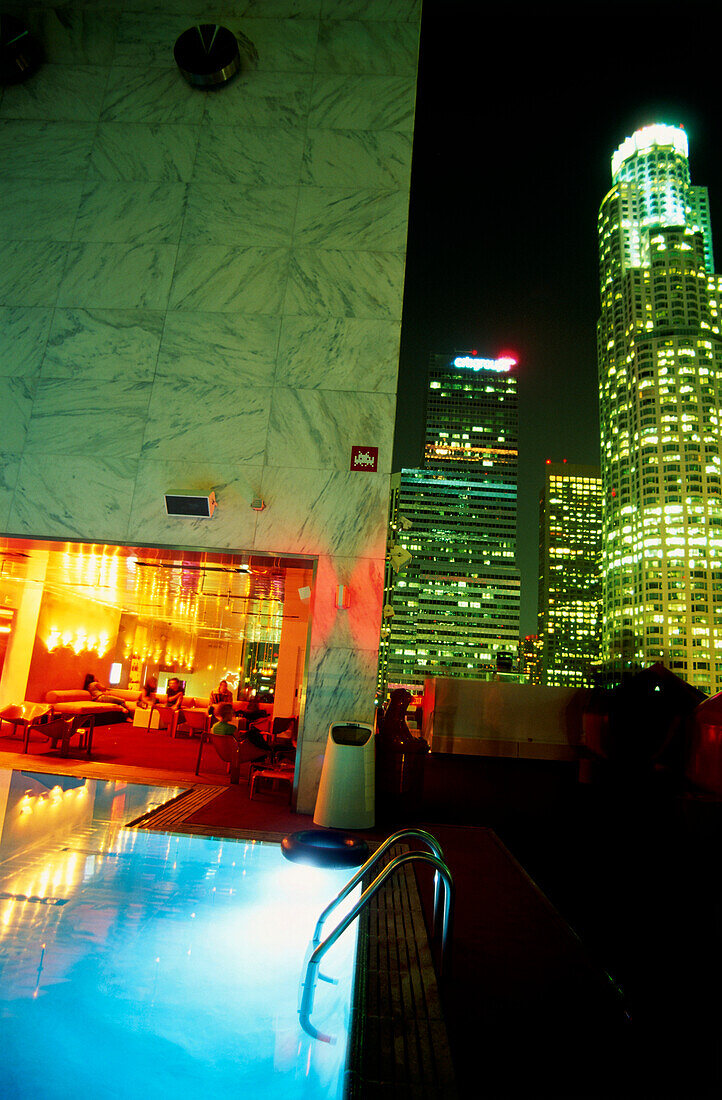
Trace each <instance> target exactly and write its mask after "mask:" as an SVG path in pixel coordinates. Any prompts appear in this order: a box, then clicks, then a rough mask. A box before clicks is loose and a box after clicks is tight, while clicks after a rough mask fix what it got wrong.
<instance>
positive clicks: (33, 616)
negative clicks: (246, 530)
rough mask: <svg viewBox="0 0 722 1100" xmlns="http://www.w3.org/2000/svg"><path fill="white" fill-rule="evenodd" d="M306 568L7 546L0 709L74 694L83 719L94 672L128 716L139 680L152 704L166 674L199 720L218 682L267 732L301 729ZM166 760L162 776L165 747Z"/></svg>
mask: <svg viewBox="0 0 722 1100" xmlns="http://www.w3.org/2000/svg"><path fill="white" fill-rule="evenodd" d="M314 572H315V562H314V560H313V559H303V558H293V559H292V558H281V557H264V556H263V555H260V554H255V553H254V554H248V553H245V554H244V553H229V552H219V551H210V550H209V551H203V550H182V549H173V548H168V547H162V548H161V547H148V546H118V545H110V544H87V543H72V542H63V543H60V542H51V541H39V540H31V539H11V538H4V539H2V540H0V710H2V711H3V712H6V713H9V714H11V713H15V710H14V708H17V707H23V708H24V709H25V712H26V713H29V712H30V710H31V709H32V710H33V711H37V710H39V709H41V705H49V706H52V705H53V704H54V703H55V704H57V703H59V702H64V701H65V700H66V699H70V697H71V696H72V695H73V694H76V693H77V694H79V695H80V700H78V701H75V702H73V701H72V700H70V702H69V704H67V705H68V706H69V707H70V708H72V707H75V708H76V710H77V708H79V707H80V708H81V709H82V706H83V705H84V703H83V696H82V689H83V686H84V682H85V679H86V677H87V676H88V674H90V673H92V674H93V675H94V676H95V678H96V680H98V681H99V682H100V683H102V684H104V685H106V686H107V689H108V693H109V694H111V695H112V694H113V693H117V696H118V697H119V698H121V699H123V700H124V702H125V703H126V705H127V706H128V708H129V709H130V711H131V712H133V711H134V710H135V701H136V699H137V697H138V696H139V694H140V692H141V688H142V686H143V685H144V684H145V683H146V682H148V681H149V680H152V681H155V682H156V683H157V689H158V693H159V695H160V694H161V693H164V692H165V690H166V687H167V684H168V681H169V680H170V679H172V678H176V679H178V680H180V682H181V684H182V686H183V688H184V700H185V701H186V702H187V703H188V705H189V707H191V708H193V707H195V709H196V710H197V711H199V712H204V713H207V709H208V703H209V700H210V695H211V692H212V691H214V690H215V689H216V688H217V687H218V684H219V682H220V681H221V680H225V681H226V682H227V684H228V688H229V689H230V691H231V692H232V694H233V698H234V701H236V700H239V701H246V702H248V703H253V704H254V705H256V707H257V709H258V710H263V711H264V713H265V714H266V715H267V718H268V721H267V723H266V724H267V725H268V726H269V727H270V719H271V718H273V717H278V716H281V717H283V718H284V719H291V718H293V719H295V720H296V726H297V723H298V719H299V717H300V716H301V714H302V708H303V701H304V677H305V668H306V654H307V642H308V633H309V630H308V627H309V617H310V607H311V596H312V591H313V582H314ZM30 704H35V705H36V706H35V708H31V707H30ZM124 717H125V716H124V715H123V714H122V713H121V714H119V715H116V716H114V719H113V721H114V723H115V722H117V721H118V720H120V719H123V718H124ZM132 720H133V717H132V713H131V716H130V717H129V718H128V721H132ZM96 724H97V725H98V726H101V725H102V724H103V723H101V722H100V720H99V719H98V721H97V723H96ZM136 725H137V722H136ZM121 729H122V727H120V729H116V730H115V734H116V739H117V735H118V734H119V733H120V732H121ZM7 732H8V730H7V727H6V726H4V727H3V731H2V733H3V735H4V736H5V735H7ZM135 732H140V731H135ZM149 732H150V731H149ZM160 732H162V731H160ZM131 743H132V742H131V739H129V740H128V745H129V747H130V744H131ZM3 748H5V749H9V748H11V745H10V744H5V743H3ZM31 751H33V750H32V749H31ZM41 751H42V750H41ZM131 754H132V749H131ZM167 759H168V763H169V766H171V767H172V765H173V748H172V741H171V740H170V739H169V740H168V747H167ZM123 762H124V763H128V764H133V763H134V761H133V760H132V759H131V758H129V757H128V756H124V759H123Z"/></svg>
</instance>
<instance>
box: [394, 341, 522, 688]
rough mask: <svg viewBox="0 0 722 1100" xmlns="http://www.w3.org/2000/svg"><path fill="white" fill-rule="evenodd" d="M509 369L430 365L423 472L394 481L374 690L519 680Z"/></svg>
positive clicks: (454, 362) (487, 362)
mask: <svg viewBox="0 0 722 1100" xmlns="http://www.w3.org/2000/svg"><path fill="white" fill-rule="evenodd" d="M515 366H516V364H515V361H514V360H513V359H511V358H509V357H506V358H499V359H482V358H480V357H479V356H477V355H476V354H474V353H472V354H471V355H457V356H455V357H449V356H443V355H434V356H432V357H431V363H430V367H429V381H428V394H427V407H426V442H425V457H424V466H423V468H420V469H404V470H402V471H401V473H400V474H397V475H395V477H394V479H392V503H391V518H390V539H389V545H390V552H389V564H388V567H387V578H386V580H387V584H386V608H385V613H384V614H385V618H384V629H383V632H382V642H381V660H380V666H379V667H380V687H381V689H382V690H383V688H384V685H385V684H392V685H393V684H404V685H407V686H420V685H422V684H423V681H424V677H425V676H431V675H439V676H457V677H463V678H467V679H483V678H485V677H490V676H492V675H497V674H507V673H510V672H512V671H515V670H516V665H517V647H518V641H519V573H518V570H517V568H516V497H517V459H518V410H517V390H516V382H517V380H516V373H515V370H514V368H515ZM406 555H411V557H410V559H407V560H405V561H403V560H401V559H403V558H404V557H405V556H406ZM397 565H398V571H397V568H396V566H397Z"/></svg>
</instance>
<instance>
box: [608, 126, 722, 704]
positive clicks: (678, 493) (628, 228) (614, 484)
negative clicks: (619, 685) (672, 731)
mask: <svg viewBox="0 0 722 1100" xmlns="http://www.w3.org/2000/svg"><path fill="white" fill-rule="evenodd" d="M612 180H613V186H612V189H611V191H610V192H609V194H608V195H607V196H606V198H605V199H604V201H603V202H602V205H601V208H600V211H599V270H600V283H601V317H600V319H599V325H598V361H599V387H600V410H601V445H602V455H601V457H602V480H603V495H604V503H603V517H604V519H603V527H604V531H603V551H602V570H603V638H602V657H603V658H606V659H607V660H608V661H610V662H611V663H612V664H613V665H616V666H617V667H623V666H624V665H627V664H629V663H639V664H642V665H645V664H649V663H652V662H654V661H663V662H664V664H665V665H667V667H669V668H671V669H672V670H673V671H674V672H676V673H677V674H678V675H680V676H682V677H683V678H684V679H686V680H687V681H689V682H690V683H692V684H695V685H696V686H697V687H699V688H701V689H702V690H703V691H707V692H710V691H713V692H714V691H719V690H720V689H721V688H722V486H721V484H720V427H719V420H718V409H719V397H720V379H722V338H721V337H720V316H719V305H718V303H719V301H720V298H719V295H720V292H721V291H722V277H721V276H718V275H715V274H714V273H713V270H714V269H713V253H712V233H711V229H710V219H709V206H708V200H707V192H706V189H705V188H703V187H695V186H692V184H691V183H690V176H689V165H688V160H687V135H686V134H685V132H684V130H682V129H681V128H679V127H675V126H666V125H654V126H647V127H645V128H644V129H642V130H638V131H637V132H636V133H635V134H633V135H632V136H631V137H629V138H627V139H626V140H625V141H623V142H622V144H621V145H620V146H619V149H618V150H617V151H616V153H615V154H614V156H613V157H612Z"/></svg>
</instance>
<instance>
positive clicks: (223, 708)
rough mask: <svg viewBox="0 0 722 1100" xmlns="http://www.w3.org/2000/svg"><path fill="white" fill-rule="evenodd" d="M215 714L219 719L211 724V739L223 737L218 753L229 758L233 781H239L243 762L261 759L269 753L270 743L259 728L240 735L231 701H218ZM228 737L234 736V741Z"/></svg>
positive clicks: (214, 710) (223, 758) (218, 746)
mask: <svg viewBox="0 0 722 1100" xmlns="http://www.w3.org/2000/svg"><path fill="white" fill-rule="evenodd" d="M213 714H214V717H215V718H216V719H217V720H216V722H215V723H214V725H212V726H211V739H214V738H216V737H218V738H222V739H223V740H222V742H221V744H219V745H217V749H218V755H219V756H220V757H221V759H222V760H228V762H229V764H230V766H231V776H230V778H231V783H238V782H240V777H241V764H249V763H251V761H253V760H260V759H261V758H262V757H263V756H265V755H266V754H267V752H268V745H267V744H266V742H265V741H264V739H263V737H261V735H260V733H258V731H257V730H249V731H248V734H247V735H246V736H245V737H240V735H239V732H238V728H237V727H236V726H234V725H233V707H232V706H231V704H230V703H217V704H216V706H215V707H214V708H213ZM226 738H232V741H230V742H229V741H226ZM229 747H230V751H229Z"/></svg>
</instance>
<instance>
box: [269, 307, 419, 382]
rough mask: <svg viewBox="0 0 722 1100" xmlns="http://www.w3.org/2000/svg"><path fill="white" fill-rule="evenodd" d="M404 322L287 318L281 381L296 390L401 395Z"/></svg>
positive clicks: (280, 351)
mask: <svg viewBox="0 0 722 1100" xmlns="http://www.w3.org/2000/svg"><path fill="white" fill-rule="evenodd" d="M399 332H400V325H399V322H398V321H368V320H358V319H357V318H355V317H334V318H330V319H327V318H321V317H284V318H283V320H282V322H281V341H280V345H279V349H278V362H279V364H280V372H279V373H280V377H279V381H281V380H282V381H283V383H284V384H285V385H287V386H291V387H293V388H307V389H329V390H352V391H354V392H358V391H363V392H374V391H378V392H382V393H393V394H395V393H396V379H397V375H398V369H399Z"/></svg>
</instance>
